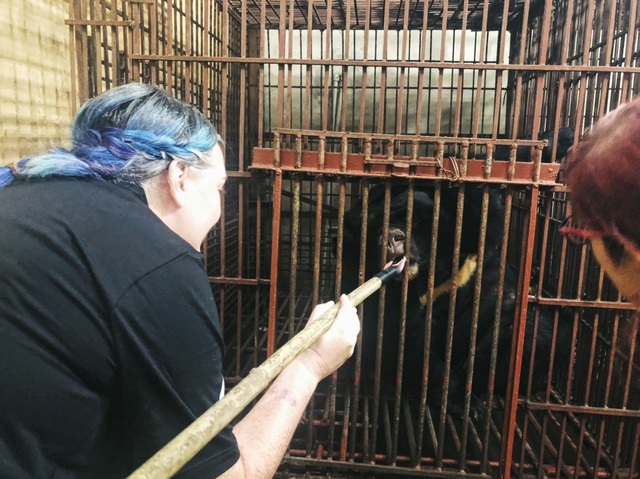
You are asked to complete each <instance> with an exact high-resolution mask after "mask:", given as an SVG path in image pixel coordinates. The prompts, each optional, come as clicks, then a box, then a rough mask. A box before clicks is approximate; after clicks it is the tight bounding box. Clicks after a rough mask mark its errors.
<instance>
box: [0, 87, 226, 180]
mask: <svg viewBox="0 0 640 479" xmlns="http://www.w3.org/2000/svg"><path fill="white" fill-rule="evenodd" d="M218 141H219V136H218V133H217V132H216V130H215V128H214V127H213V125H212V124H211V122H209V120H208V119H207V118H206V117H205V116H204V115H203V114H202V113H201V112H199V111H198V110H197V109H196V108H195V107H193V106H191V105H188V104H186V103H183V102H182V101H180V100H177V99H176V98H173V97H172V96H170V95H169V94H168V93H167V92H166V91H164V90H162V89H161V88H158V87H156V86H152V85H145V84H142V83H130V84H127V85H122V86H119V87H116V88H113V89H111V90H108V91H106V92H105V93H103V94H101V95H99V96H97V97H95V98H93V99H91V100H89V101H87V102H86V103H85V104H84V105H83V106H82V108H81V109H80V111H79V112H78V114H77V115H76V118H75V120H74V122H73V127H72V143H73V146H72V148H71V150H66V149H64V148H57V149H55V150H52V151H50V152H48V153H45V154H42V155H38V156H33V157H29V158H23V159H21V160H19V161H18V162H16V163H14V164H12V165H10V166H6V167H0V189H2V188H4V187H5V186H7V185H9V184H10V183H11V182H12V181H13V180H14V178H16V177H18V178H43V177H47V176H65V177H76V178H96V179H102V180H107V181H118V180H119V181H127V182H136V183H139V182H141V181H144V180H146V179H148V178H153V177H154V176H157V175H158V174H160V173H162V172H163V171H165V170H166V169H167V167H168V166H169V163H170V162H171V161H172V160H180V161H182V162H183V163H186V164H188V165H190V166H192V167H206V166H208V164H207V158H206V156H205V155H204V153H206V152H208V151H210V150H211V149H212V148H213V147H214V146H216V144H217V143H218Z"/></svg>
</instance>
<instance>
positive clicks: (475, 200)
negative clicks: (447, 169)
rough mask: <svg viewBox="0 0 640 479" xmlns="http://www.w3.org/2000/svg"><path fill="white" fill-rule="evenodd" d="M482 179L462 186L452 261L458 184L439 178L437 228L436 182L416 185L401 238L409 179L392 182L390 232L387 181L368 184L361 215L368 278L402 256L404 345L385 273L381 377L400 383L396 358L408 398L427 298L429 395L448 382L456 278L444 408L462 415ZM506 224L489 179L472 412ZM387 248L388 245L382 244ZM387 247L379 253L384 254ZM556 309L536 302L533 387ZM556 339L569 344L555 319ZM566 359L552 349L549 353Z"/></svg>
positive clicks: (371, 340)
mask: <svg viewBox="0 0 640 479" xmlns="http://www.w3.org/2000/svg"><path fill="white" fill-rule="evenodd" d="M483 190H484V189H483V188H482V187H478V186H474V185H467V186H466V187H465V192H464V201H463V203H462V206H463V209H462V211H463V215H462V223H461V225H462V226H461V228H462V230H461V237H460V250H459V251H460V253H459V262H458V264H456V265H455V267H454V265H453V259H454V239H455V234H456V228H455V225H456V218H457V211H458V195H459V189H458V188H452V187H449V186H447V185H444V184H443V185H442V186H441V188H440V195H439V198H440V209H439V216H438V229H437V233H436V234H435V235H432V230H433V217H434V201H435V200H436V194H435V191H436V188H435V187H434V186H433V185H429V186H416V187H415V188H414V190H413V216H412V219H411V240H410V244H407V242H406V238H407V202H408V197H409V190H408V189H407V187H406V186H399V185H394V186H391V187H390V204H389V209H390V214H389V224H388V234H387V236H386V237H382V235H383V229H384V228H383V226H384V225H383V222H384V203H385V187H384V185H377V186H374V187H372V188H370V190H369V207H368V212H367V217H366V223H367V238H366V256H365V257H366V265H365V277H366V278H369V277H371V276H372V275H374V274H375V273H376V272H377V271H379V270H380V268H381V264H382V261H383V259H384V260H386V261H390V260H393V259H396V258H398V257H400V256H405V257H406V259H407V262H406V266H405V269H406V270H407V271H406V273H405V274H407V275H408V279H409V281H408V294H407V299H406V326H405V338H404V351H403V354H402V356H401V358H400V357H399V339H400V334H401V320H402V313H403V307H402V297H403V296H402V281H392V282H391V283H389V284H387V286H386V290H385V302H384V311H383V321H384V323H383V329H382V349H381V354H382V358H381V371H380V373H381V377H382V380H383V382H384V383H385V384H386V385H390V386H392V387H394V386H396V385H397V378H398V365H399V360H400V359H402V362H403V367H402V389H403V392H404V393H406V394H407V395H408V396H409V397H413V398H419V397H420V395H421V393H422V390H423V388H424V382H423V371H424V362H425V356H424V353H425V337H426V334H427V332H428V331H427V314H426V311H427V306H428V305H429V303H431V305H432V314H431V318H432V319H431V329H430V338H431V339H430V341H429V342H428V353H429V357H428V360H429V367H428V380H427V400H428V402H429V404H430V405H431V406H434V407H437V408H439V407H440V406H441V405H442V403H443V400H444V399H445V398H443V390H444V387H443V386H444V384H446V381H445V380H446V367H445V366H446V345H447V338H448V336H449V335H448V326H449V316H450V293H451V289H452V288H451V287H452V285H453V284H454V283H455V284H456V285H457V288H456V300H455V307H454V311H453V312H452V317H453V324H452V331H453V334H452V335H451V338H452V342H451V353H450V357H451V361H450V372H449V376H448V394H447V398H446V399H447V410H448V412H451V413H452V414H456V415H460V414H461V413H462V411H463V405H464V397H465V389H466V380H467V370H468V367H469V364H470V363H469V360H470V357H469V350H470V346H471V339H472V338H471V333H472V323H473V315H474V287H475V283H476V277H477V275H478V274H479V271H478V262H479V261H478V245H479V238H480V234H481V220H482V202H483V195H484V193H483ZM362 215H363V211H362V203H361V202H357V203H356V204H355V205H354V206H353V207H352V208H351V209H350V210H349V211H348V212H347V213H346V214H345V217H344V248H343V289H344V290H345V291H349V290H351V289H353V288H355V287H356V286H357V282H358V268H359V264H358V263H359V259H358V258H359V256H360V255H359V251H360V249H361V245H360V237H361V226H362ZM503 227H504V204H503V198H502V194H501V193H500V191H499V190H497V189H495V188H493V187H492V188H489V189H488V215H487V219H486V236H485V241H484V254H483V257H482V259H483V262H482V263H483V266H482V280H481V294H480V296H479V304H478V305H477V308H478V313H477V317H478V321H477V339H476V352H475V366H474V372H473V387H472V399H471V408H472V413H473V414H482V412H483V411H484V406H483V401H482V396H483V394H485V393H486V392H487V387H488V383H489V376H488V374H489V360H490V357H491V349H492V344H493V336H494V335H493V331H494V324H495V317H496V305H497V299H498V292H499V283H500V248H501V243H502V237H503ZM432 238H435V239H436V241H437V243H436V254H435V258H434V260H433V261H432V260H431V251H432V250H431V246H432V245H431V244H432ZM381 250H385V251H381ZM383 255H384V258H383ZM431 264H433V266H434V273H433V276H434V282H433V293H432V295H431V297H429V296H428V281H429V270H430V266H431ZM517 281H518V276H517V272H516V270H515V269H514V268H513V267H511V266H507V269H506V272H505V280H504V289H503V295H502V302H501V304H500V306H499V314H500V317H499V323H498V324H499V334H498V341H497V355H498V356H497V367H496V376H495V389H494V391H495V392H496V393H497V394H499V395H504V394H505V393H506V389H507V380H508V373H509V362H510V360H511V359H510V355H511V338H512V331H513V322H514V318H515V308H516V301H515V299H516V288H517ZM378 313H379V298H378V295H377V294H376V295H375V296H374V297H372V298H369V299H368V300H367V301H365V304H364V319H363V325H362V370H363V373H365V376H366V375H367V373H369V374H368V375H369V376H371V373H373V372H374V370H375V359H376V348H377V342H378V339H377V338H378V332H379V331H378V330H379V328H378V315H379V314H378ZM534 319H535V316H534V314H533V310H532V311H530V312H529V314H528V318H527V326H526V333H527V334H526V338H525V349H524V356H523V358H524V359H523V368H522V374H523V376H522V377H523V379H522V381H521V382H520V384H521V391H522V392H524V388H525V387H526V382H527V381H526V379H527V377H528V371H529V358H530V355H531V348H532V343H533V329H534V327H533V326H534ZM554 323H555V321H554V316H553V315H552V314H550V313H549V312H546V311H542V312H541V314H540V316H539V321H538V325H537V340H536V354H535V362H534V365H533V368H534V371H533V382H532V392H536V391H537V390H540V389H543V388H544V387H545V386H546V381H547V373H548V369H549V358H550V357H551V351H550V349H551V342H552V337H553V333H554V329H555V325H554ZM558 323H559V326H558V333H557V342H558V344H562V345H563V347H561V348H557V349H558V350H559V351H563V352H564V353H566V351H567V348H566V344H570V334H571V328H570V324H569V321H567V320H566V319H564V318H561V320H560V321H558ZM562 359H563V358H562V357H559V356H557V355H556V362H557V361H561V360H562Z"/></svg>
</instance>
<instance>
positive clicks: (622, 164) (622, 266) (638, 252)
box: [562, 98, 640, 309]
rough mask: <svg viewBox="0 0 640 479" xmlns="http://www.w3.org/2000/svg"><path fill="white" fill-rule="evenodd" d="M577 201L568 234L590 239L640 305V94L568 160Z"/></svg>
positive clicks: (624, 291)
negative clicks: (639, 96)
mask: <svg viewBox="0 0 640 479" xmlns="http://www.w3.org/2000/svg"><path fill="white" fill-rule="evenodd" d="M566 181H567V184H568V185H569V186H570V187H571V203H572V205H573V215H572V218H573V219H575V220H574V221H573V222H572V224H571V225H567V226H566V227H565V228H563V230H562V232H563V233H564V234H567V235H570V236H573V237H575V238H578V239H581V240H587V241H590V242H591V247H592V249H593V252H594V255H595V257H596V259H597V260H598V261H599V263H600V264H601V266H602V267H603V269H604V270H605V272H606V273H607V274H608V276H609V277H610V278H611V280H612V281H613V282H614V283H615V284H616V286H617V287H618V290H619V291H620V292H621V293H622V295H624V296H625V297H626V298H627V299H628V300H629V301H630V302H631V303H633V305H634V306H635V307H637V308H639V309H640V98H636V99H635V100H633V101H630V102H628V103H625V104H623V105H621V106H619V107H618V108H616V109H615V110H613V111H611V112H610V113H608V114H607V115H605V116H604V117H603V118H601V119H600V120H599V121H598V122H597V123H596V124H595V125H594V126H593V128H591V129H590V130H589V131H588V132H587V133H586V134H585V136H584V138H583V139H582V140H581V141H580V142H579V143H578V144H577V145H576V146H574V147H573V148H572V149H571V150H570V152H569V157H568V161H567V177H566Z"/></svg>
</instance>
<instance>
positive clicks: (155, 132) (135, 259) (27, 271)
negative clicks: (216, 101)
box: [0, 84, 360, 478]
mask: <svg viewBox="0 0 640 479" xmlns="http://www.w3.org/2000/svg"><path fill="white" fill-rule="evenodd" d="M72 140H73V147H72V148H71V150H65V149H57V150H54V151H52V152H49V153H46V154H43V155H40V156H34V157H30V158H25V159H22V160H20V161H18V162H16V163H14V164H12V165H9V166H7V167H0V311H1V315H0V364H2V368H0V384H2V394H0V411H1V413H0V457H2V461H0V477H3V478H13V477H34V478H39V477H56V478H58V477H60V478H62V477H64V478H67V477H91V478H94V477H124V476H126V475H128V474H129V473H131V472H132V471H133V470H135V469H136V468H137V467H138V466H139V465H140V464H142V463H143V462H144V461H145V460H146V459H148V458H149V457H150V456H152V455H153V454H154V453H155V452H156V451H157V450H159V449H160V448H161V447H162V446H164V445H165V444H166V443H167V442H169V441H170V440H171V439H172V438H173V437H174V436H176V435H177V434H178V433H179V432H180V431H181V430H183V429H184V428H185V427H187V426H188V425H189V424H190V423H191V422H192V421H193V420H194V419H196V418H197V417H198V416H200V415H201V414H202V413H203V412H204V411H205V410H207V409H208V408H209V407H210V406H211V405H212V404H213V403H214V402H216V401H217V400H218V399H219V398H220V397H221V396H222V395H223V394H224V382H223V378H222V367H221V362H222V356H223V350H224V345H223V344H224V343H223V339H222V330H221V327H220V323H219V319H218V315H217V311H216V305H215V302H214V299H213V296H212V294H211V289H210V286H209V282H208V278H207V274H206V271H205V269H204V263H203V258H202V255H201V253H200V246H201V244H202V242H203V241H204V239H205V237H206V235H207V232H208V231H209V230H210V229H211V227H212V226H213V225H214V224H215V223H216V222H217V221H218V220H219V219H220V192H221V190H222V188H223V187H224V183H225V180H226V173H225V168H224V159H223V155H222V151H221V149H220V147H219V145H218V141H219V138H218V135H217V133H216V131H215V129H214V128H213V127H212V126H211V123H210V122H209V121H208V120H207V118H206V117H205V116H204V115H202V114H201V113H200V112H199V111H197V110H196V109H195V108H193V107H191V106H189V105H186V104H185V103H182V102H180V101H178V100H176V99H175V98H172V97H171V96H170V95H168V94H167V93H166V92H165V91H164V90H162V89H159V88H157V87H154V86H149V85H143V84H128V85H124V86H121V87H117V88H114V89H112V90H109V91H107V92H105V93H103V94H102V95H100V96H98V97H96V98H94V99H92V100H90V101H88V102H87V103H86V104H85V105H84V106H83V107H82V109H81V110H80V112H79V113H78V115H77V117H76V119H75V121H74V125H73V130H72ZM341 303H342V307H341V309H340V313H339V314H338V317H337V320H336V321H335V323H334V325H333V326H332V328H331V329H330V330H329V331H328V332H327V333H326V334H325V335H324V336H323V337H322V338H320V339H319V340H318V341H317V342H316V343H315V344H314V345H312V346H311V347H310V348H309V349H308V350H306V351H305V352H304V353H302V354H301V355H300V356H298V358H296V359H295V360H294V361H293V362H292V363H291V364H290V365H289V366H288V367H287V368H286V369H285V370H284V371H283V372H282V373H281V374H280V376H279V377H278V378H277V379H276V380H275V381H274V382H273V384H272V385H271V387H270V388H269V389H268V390H267V392H266V393H265V394H264V395H263V397H262V398H261V399H260V401H259V402H258V403H256V405H255V406H254V407H253V408H252V410H251V411H250V412H249V413H248V414H247V415H246V416H245V417H244V418H243V419H242V420H241V421H240V422H239V423H238V424H237V425H236V426H234V427H233V428H231V427H227V428H226V429H224V430H223V431H222V432H221V433H220V434H218V435H217V436H216V437H215V438H214V439H213V440H212V441H211V442H210V443H209V444H208V445H207V446H206V447H205V448H204V449H203V450H202V451H201V452H200V453H199V454H198V455H196V457H195V458H194V459H193V460H192V461H191V462H189V463H188V464H187V465H186V466H185V467H184V468H183V469H182V470H181V471H180V472H179V473H178V476H177V477H190V478H191V477H193V478H196V477H207V478H209V477H216V476H220V477H224V478H227V477H229V478H236V477H237V478H262V477H271V476H272V475H273V474H274V473H275V470H276V468H277V467H278V464H279V463H280V460H281V458H282V455H283V454H284V452H285V450H286V448H287V445H288V443H289V441H290V439H291V436H292V434H293V431H294V430H295V428H296V426H297V424H298V421H299V419H300V417H301V415H302V413H303V412H304V408H305V406H306V404H307V402H308V400H309V399H310V397H311V395H312V394H313V391H314V389H315V387H316V386H317V384H318V382H319V381H320V380H321V379H322V378H324V377H325V376H327V375H328V374H330V373H331V372H332V371H334V370H335V369H337V368H338V367H339V366H340V365H341V364H342V363H343V362H344V361H345V360H346V359H347V358H348V357H349V356H350V355H351V354H352V352H353V348H354V345H355V341H356V338H357V335H358V332H359V328H360V326H359V322H358V318H357V315H356V313H355V308H353V307H352V306H351V304H350V303H349V300H348V299H347V298H346V297H345V296H343V298H341ZM329 306H330V303H327V304H324V305H319V306H317V307H316V308H315V309H314V311H313V313H312V315H311V317H312V319H311V320H313V318H315V317H317V316H318V315H319V314H320V313H321V312H323V311H324V310H326V308H328V307H329Z"/></svg>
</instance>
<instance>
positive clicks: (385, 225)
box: [362, 180, 391, 454]
mask: <svg viewBox="0 0 640 479" xmlns="http://www.w3.org/2000/svg"><path fill="white" fill-rule="evenodd" d="M390 208H391V185H390V183H389V181H388V180H387V181H386V182H385V193H384V209H383V218H382V232H381V235H382V237H383V238H386V237H388V236H389V218H390ZM368 214H369V213H368V210H364V209H363V210H362V218H363V221H365V220H366V218H368ZM385 262H386V253H385V251H384V248H382V249H381V254H380V264H384V263H385ZM385 292H386V288H381V289H380V293H379V297H378V317H377V318H376V319H377V322H378V326H377V329H376V331H377V333H378V334H377V338H376V359H375V375H374V376H375V377H374V385H373V420H372V434H371V444H372V447H371V451H374V452H375V451H376V443H377V438H378V427H379V423H378V419H379V417H378V416H379V410H380V393H381V379H382V378H381V375H380V371H381V365H382V332H383V330H384V304H385V300H386V295H385ZM385 409H386V408H385ZM386 443H387V447H388V445H389V443H390V439H387V441H386ZM389 454H390V453H389Z"/></svg>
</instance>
